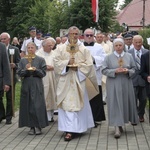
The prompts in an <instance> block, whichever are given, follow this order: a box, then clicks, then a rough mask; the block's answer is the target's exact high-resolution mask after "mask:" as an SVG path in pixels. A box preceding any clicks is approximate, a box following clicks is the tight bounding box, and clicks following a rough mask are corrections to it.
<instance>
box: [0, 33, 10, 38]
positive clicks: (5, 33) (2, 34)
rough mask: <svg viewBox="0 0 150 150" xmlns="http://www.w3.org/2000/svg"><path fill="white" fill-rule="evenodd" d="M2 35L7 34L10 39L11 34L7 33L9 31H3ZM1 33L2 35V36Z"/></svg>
mask: <svg viewBox="0 0 150 150" xmlns="http://www.w3.org/2000/svg"><path fill="white" fill-rule="evenodd" d="M1 35H6V36H7V37H8V38H9V39H10V35H9V33H7V32H3V33H1ZM1 35H0V36H1Z"/></svg>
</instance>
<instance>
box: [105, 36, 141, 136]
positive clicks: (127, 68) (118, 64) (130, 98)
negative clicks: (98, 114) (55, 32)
mask: <svg viewBox="0 0 150 150" xmlns="http://www.w3.org/2000/svg"><path fill="white" fill-rule="evenodd" d="M113 46H114V52H113V53H111V54H110V55H107V56H106V57H105V60H104V62H103V67H102V73H103V74H104V75H106V76H107V81H106V90H107V107H108V121H109V126H114V127H115V134H114V137H115V138H119V137H120V136H121V133H122V132H123V128H122V126H124V125H125V123H129V122H131V124H132V125H136V124H137V123H138V122H139V120H138V115H137V109H136V101H135V95H134V88H133V83H132V79H131V77H132V75H133V74H134V72H135V63H134V60H133V57H132V56H131V55H130V54H129V53H126V52H124V41H123V39H121V38H117V39H115V40H114V42H113Z"/></svg>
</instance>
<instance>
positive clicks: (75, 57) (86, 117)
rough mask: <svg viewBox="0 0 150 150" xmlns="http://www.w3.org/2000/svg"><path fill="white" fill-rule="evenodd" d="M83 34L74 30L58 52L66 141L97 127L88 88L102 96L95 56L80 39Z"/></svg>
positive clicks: (59, 98)
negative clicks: (99, 88)
mask: <svg viewBox="0 0 150 150" xmlns="http://www.w3.org/2000/svg"><path fill="white" fill-rule="evenodd" d="M79 33H80V31H79V29H78V28H77V27H75V26H72V27H70V28H69V30H68V40H67V41H66V43H65V44H63V45H62V46H60V47H58V48H57V49H56V50H55V53H56V54H55V58H54V71H55V73H56V74H57V77H58V84H57V106H58V130H59V131H64V132H65V137H64V140H65V141H70V140H71V139H72V138H73V137H74V135H75V134H76V135H77V134H78V133H82V132H86V131H87V130H88V128H91V127H94V121H93V116H92V112H91V108H90V104H89V96H88V92H87V90H88V88H87V87H92V89H94V90H95V94H98V85H97V80H96V75H95V70H94V68H93V61H92V57H91V54H90V52H89V51H88V50H87V49H86V47H85V46H84V45H83V44H82V43H81V42H80V41H79V40H78V37H79ZM87 81H88V85H87V84H86V83H87ZM91 93H93V92H91Z"/></svg>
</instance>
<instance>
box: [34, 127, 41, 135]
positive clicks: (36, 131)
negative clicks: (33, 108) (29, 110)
mask: <svg viewBox="0 0 150 150" xmlns="http://www.w3.org/2000/svg"><path fill="white" fill-rule="evenodd" d="M35 134H36V135H40V134H42V131H41V128H39V127H38V128H35Z"/></svg>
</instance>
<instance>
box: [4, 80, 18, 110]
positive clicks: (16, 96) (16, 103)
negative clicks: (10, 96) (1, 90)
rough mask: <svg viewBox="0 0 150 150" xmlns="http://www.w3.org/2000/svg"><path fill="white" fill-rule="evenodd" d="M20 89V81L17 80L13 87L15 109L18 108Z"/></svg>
mask: <svg viewBox="0 0 150 150" xmlns="http://www.w3.org/2000/svg"><path fill="white" fill-rule="evenodd" d="M20 90H21V82H17V84H16V89H15V111H17V110H18V109H19V105H20ZM4 103H5V105H6V98H5V96H4Z"/></svg>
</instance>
